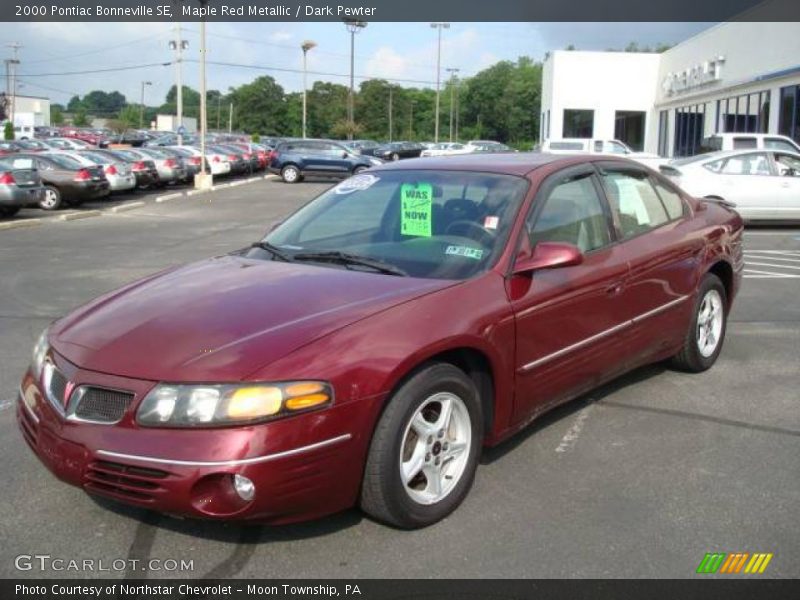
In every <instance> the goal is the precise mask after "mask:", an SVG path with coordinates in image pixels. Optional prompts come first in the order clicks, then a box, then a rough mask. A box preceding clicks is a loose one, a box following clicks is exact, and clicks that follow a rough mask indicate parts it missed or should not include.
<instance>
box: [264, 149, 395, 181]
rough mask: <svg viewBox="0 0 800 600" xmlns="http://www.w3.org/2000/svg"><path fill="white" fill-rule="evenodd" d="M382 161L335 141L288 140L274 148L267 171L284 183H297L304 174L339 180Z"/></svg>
mask: <svg viewBox="0 0 800 600" xmlns="http://www.w3.org/2000/svg"><path fill="white" fill-rule="evenodd" d="M382 162H383V161H382V160H380V159H377V158H375V157H373V156H362V155H360V154H354V153H353V152H352V151H350V150H348V149H347V148H345V147H344V146H343V145H342V144H340V143H338V142H331V141H328V140H291V141H286V142H282V143H280V144H278V146H277V147H276V148H275V151H274V152H273V155H272V162H271V163H270V165H269V170H270V171H271V172H273V173H276V174H280V176H281V177H282V178H283V180H284V181H285V182H286V183H297V182H298V181H302V179H303V177H304V176H306V175H316V176H318V177H337V178H340V179H343V178H345V177H350V175H354V174H356V173H360V172H361V171H363V170H365V169H368V168H370V167H372V166H374V165H379V164H381V163H382Z"/></svg>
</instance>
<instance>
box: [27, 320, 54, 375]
mask: <svg viewBox="0 0 800 600" xmlns="http://www.w3.org/2000/svg"><path fill="white" fill-rule="evenodd" d="M48 333H49V329H45V330H44V331H43V332H42V335H40V336H39V339H38V340H37V341H36V345H35V346H34V347H33V357H32V358H31V370H32V371H33V374H34V375H35V376H36V379H39V378H40V377H41V376H42V369H43V368H44V359H45V357H46V356H47V351H48V350H50V345H49V344H48V342H47V334H48Z"/></svg>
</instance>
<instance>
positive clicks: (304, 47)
mask: <svg viewBox="0 0 800 600" xmlns="http://www.w3.org/2000/svg"><path fill="white" fill-rule="evenodd" d="M316 45H317V42H314V41H312V40H306V41H305V42H303V44H302V45H301V46H300V49H301V50H302V51H303V139H305V138H306V109H307V106H308V105H307V102H308V100H307V96H308V83H307V82H306V77H307V76H308V66H307V64H306V55H307V54H308V51H309V50H311V49H312V48H314V47H316Z"/></svg>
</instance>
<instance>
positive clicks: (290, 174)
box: [281, 165, 301, 183]
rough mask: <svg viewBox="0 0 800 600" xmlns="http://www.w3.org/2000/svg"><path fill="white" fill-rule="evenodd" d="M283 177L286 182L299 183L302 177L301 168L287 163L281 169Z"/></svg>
mask: <svg viewBox="0 0 800 600" xmlns="http://www.w3.org/2000/svg"><path fill="white" fill-rule="evenodd" d="M281 178H282V179H283V181H284V183H297V182H298V181H300V179H301V175H300V169H298V168H297V167H296V166H294V165H286V166H285V167H283V168H282V169H281Z"/></svg>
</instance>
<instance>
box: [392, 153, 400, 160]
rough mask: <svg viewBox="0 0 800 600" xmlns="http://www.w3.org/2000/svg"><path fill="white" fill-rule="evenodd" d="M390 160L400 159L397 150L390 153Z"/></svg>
mask: <svg viewBox="0 0 800 600" xmlns="http://www.w3.org/2000/svg"><path fill="white" fill-rule="evenodd" d="M392 160H400V155H399V154H398V153H397V152H395V153H394V154H392Z"/></svg>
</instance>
